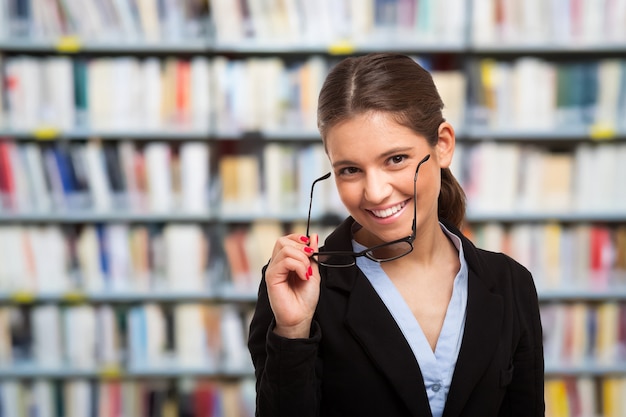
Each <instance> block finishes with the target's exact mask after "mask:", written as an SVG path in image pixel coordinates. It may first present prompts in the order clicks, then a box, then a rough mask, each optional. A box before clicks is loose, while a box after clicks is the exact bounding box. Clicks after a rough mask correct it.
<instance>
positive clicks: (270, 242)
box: [245, 220, 285, 291]
mask: <svg viewBox="0 0 626 417" xmlns="http://www.w3.org/2000/svg"><path fill="white" fill-rule="evenodd" d="M284 234H285V233H284V230H283V227H282V225H281V224H280V222H279V221H276V220H256V221H254V222H253V223H252V224H251V225H250V230H249V232H248V234H247V236H246V242H245V249H246V255H247V260H248V264H249V269H250V280H251V283H250V289H251V290H252V291H256V289H257V288H258V287H259V283H260V281H261V270H262V269H263V267H264V266H265V265H266V264H267V263H268V262H269V260H270V258H271V257H272V251H273V249H274V244H275V243H276V241H277V240H278V238H280V237H282V236H284Z"/></svg>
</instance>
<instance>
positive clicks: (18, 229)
mask: <svg viewBox="0 0 626 417" xmlns="http://www.w3.org/2000/svg"><path fill="white" fill-rule="evenodd" d="M0 239H2V246H3V250H2V254H3V259H4V260H3V263H4V268H3V269H4V273H5V274H6V279H5V282H6V283H7V284H8V286H9V288H10V289H11V290H12V291H33V290H35V288H34V287H35V284H34V282H33V276H32V274H29V273H28V271H29V269H30V267H29V263H30V262H29V260H28V259H27V254H26V251H25V250H24V249H25V248H24V247H25V246H26V245H25V243H26V235H25V233H24V229H23V228H22V226H18V225H10V224H9V225H5V226H3V227H2V229H1V230H0Z"/></svg>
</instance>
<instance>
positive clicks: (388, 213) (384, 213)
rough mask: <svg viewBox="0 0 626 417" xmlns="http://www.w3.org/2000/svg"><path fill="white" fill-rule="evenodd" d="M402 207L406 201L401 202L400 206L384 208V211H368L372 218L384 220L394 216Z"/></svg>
mask: <svg viewBox="0 0 626 417" xmlns="http://www.w3.org/2000/svg"><path fill="white" fill-rule="evenodd" d="M404 206H406V201H403V202H402V203H400V204H396V205H395V206H392V207H389V208H386V209H384V210H369V211H370V212H371V213H372V214H373V215H374V216H376V217H378V218H380V219H384V218H387V217H390V216H393V215H394V214H396V213H397V212H399V211H400V210H402V209H403V208H404Z"/></svg>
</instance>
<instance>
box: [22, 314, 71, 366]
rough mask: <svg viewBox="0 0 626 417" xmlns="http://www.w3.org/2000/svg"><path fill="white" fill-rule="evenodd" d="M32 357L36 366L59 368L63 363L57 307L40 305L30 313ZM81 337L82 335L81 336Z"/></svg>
mask: <svg viewBox="0 0 626 417" xmlns="http://www.w3.org/2000/svg"><path fill="white" fill-rule="evenodd" d="M31 320H32V329H33V330H32V331H33V348H34V352H33V356H34V359H35V361H36V363H37V366H39V367H42V368H46V367H51V368H55V367H59V366H61V364H62V363H63V359H64V357H63V356H64V355H63V353H64V352H63V346H64V344H63V337H62V334H63V333H62V328H61V313H60V310H59V306H57V305H53V304H42V305H38V306H36V307H35V308H33V309H32V312H31ZM81 337H82V335H81Z"/></svg>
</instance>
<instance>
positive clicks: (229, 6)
mask: <svg viewBox="0 0 626 417" xmlns="http://www.w3.org/2000/svg"><path fill="white" fill-rule="evenodd" d="M248 3H249V5H248V7H250V9H251V14H252V16H253V17H254V12H255V5H256V4H257V3H258V0H253V1H251V2H248ZM210 5H211V14H212V17H213V19H212V23H213V25H215V29H216V35H217V41H218V43H234V42H240V41H242V40H243V39H244V22H243V14H242V12H241V8H240V5H239V2H237V1H230V0H210ZM255 23H256V22H255V21H254V20H253V24H255ZM255 29H256V27H255Z"/></svg>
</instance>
